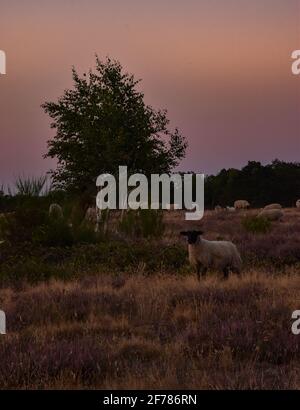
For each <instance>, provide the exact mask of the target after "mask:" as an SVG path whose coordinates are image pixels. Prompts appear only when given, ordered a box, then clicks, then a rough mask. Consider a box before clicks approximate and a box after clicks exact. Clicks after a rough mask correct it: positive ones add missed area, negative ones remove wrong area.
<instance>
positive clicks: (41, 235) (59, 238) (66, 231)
mask: <svg viewBox="0 0 300 410" xmlns="http://www.w3.org/2000/svg"><path fill="white" fill-rule="evenodd" d="M32 241H33V242H34V243H36V244H41V245H43V246H71V245H73V243H74V238H73V233H72V229H71V227H70V225H69V224H68V222H67V221H66V220H64V219H54V218H49V219H48V220H47V223H45V224H44V225H42V226H39V227H38V228H37V229H36V231H35V232H34V233H33V235H32Z"/></svg>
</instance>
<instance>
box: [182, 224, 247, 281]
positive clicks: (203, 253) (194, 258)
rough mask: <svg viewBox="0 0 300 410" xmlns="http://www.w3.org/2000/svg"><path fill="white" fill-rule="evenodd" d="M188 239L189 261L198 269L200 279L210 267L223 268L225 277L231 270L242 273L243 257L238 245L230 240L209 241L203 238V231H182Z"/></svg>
mask: <svg viewBox="0 0 300 410" xmlns="http://www.w3.org/2000/svg"><path fill="white" fill-rule="evenodd" d="M180 234H181V235H183V236H186V237H187V240H188V251H189V261H190V264H191V265H192V267H193V268H195V269H196V271H197V276H198V280H200V277H201V274H202V276H205V274H206V272H207V270H208V269H209V268H212V269H216V270H221V271H222V272H223V274H224V279H227V278H228V275H229V272H230V271H232V272H234V273H237V274H240V271H241V267H242V259H241V257H240V254H239V252H238V250H237V247H236V246H235V245H234V244H233V243H232V242H229V241H208V240H206V239H203V238H201V235H203V232H201V231H186V232H180Z"/></svg>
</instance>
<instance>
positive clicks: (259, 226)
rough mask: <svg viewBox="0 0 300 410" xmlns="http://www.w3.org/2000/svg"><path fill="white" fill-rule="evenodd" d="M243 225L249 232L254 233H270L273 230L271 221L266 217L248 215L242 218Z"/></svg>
mask: <svg viewBox="0 0 300 410" xmlns="http://www.w3.org/2000/svg"><path fill="white" fill-rule="evenodd" d="M242 226H243V227H244V229H245V230H246V231H247V232H250V233H254V234H261V233H268V232H269V231H270V230H271V226H272V224H271V222H270V221H269V220H268V219H266V218H261V217H257V216H246V217H245V218H243V219H242Z"/></svg>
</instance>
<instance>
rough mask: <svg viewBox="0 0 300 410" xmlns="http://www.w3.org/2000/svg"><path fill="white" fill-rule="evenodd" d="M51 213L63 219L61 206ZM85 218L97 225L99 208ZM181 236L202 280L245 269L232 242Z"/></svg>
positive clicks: (241, 204)
mask: <svg viewBox="0 0 300 410" xmlns="http://www.w3.org/2000/svg"><path fill="white" fill-rule="evenodd" d="M296 207H297V208H298V209H300V199H299V200H297V202H296ZM248 208H250V204H249V202H248V201H246V200H238V201H235V203H234V206H233V207H226V208H225V209H224V208H222V207H220V206H219V205H218V206H216V207H215V211H216V212H220V211H223V210H225V211H227V212H236V211H238V210H246V209H248ZM49 214H50V215H52V216H54V215H55V216H56V217H59V218H60V217H62V216H63V211H62V208H61V207H60V205H58V204H52V205H50V208H49ZM283 215H284V214H283V210H282V206H281V205H280V204H269V205H266V206H265V207H264V208H263V209H262V210H261V211H260V212H259V213H258V215H257V217H261V218H265V219H267V220H269V221H277V220H280V219H281V218H282V217H283ZM85 219H86V220H87V221H89V222H92V223H93V224H95V226H97V224H98V223H99V215H98V213H97V210H96V208H88V210H87V211H86V215H85ZM180 234H181V235H182V236H185V237H186V238H187V242H188V254H189V262H190V264H191V266H192V267H193V268H194V269H195V271H196V272H197V277H198V279H199V280H200V279H201V277H204V276H205V274H206V272H207V270H208V269H212V270H218V271H222V272H223V275H224V279H227V278H228V276H229V273H230V272H233V273H237V274H240V272H241V268H242V259H241V256H240V254H239V251H238V249H237V247H236V246H235V245H234V244H233V243H232V242H230V241H208V240H206V239H204V238H202V235H203V232H202V231H198V230H190V231H182V232H181V233H180Z"/></svg>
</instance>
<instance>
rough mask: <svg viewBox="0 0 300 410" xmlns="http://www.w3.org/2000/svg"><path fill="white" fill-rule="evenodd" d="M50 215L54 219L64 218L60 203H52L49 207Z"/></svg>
mask: <svg viewBox="0 0 300 410" xmlns="http://www.w3.org/2000/svg"><path fill="white" fill-rule="evenodd" d="M49 216H50V217H51V218H54V219H62V218H63V210H62V207H61V206H60V205H58V204H51V205H50V207H49Z"/></svg>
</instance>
